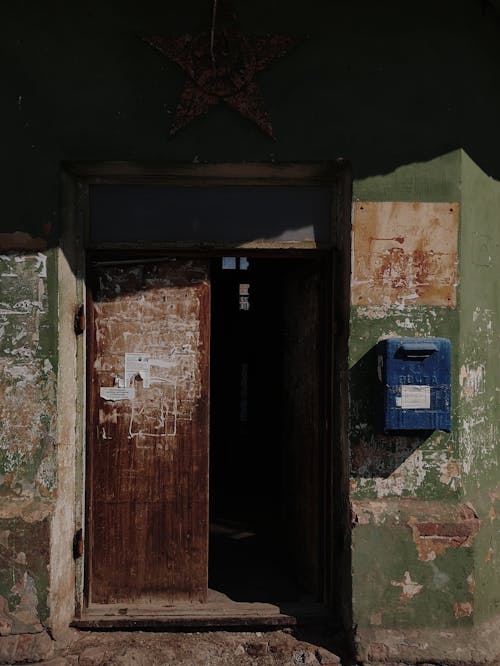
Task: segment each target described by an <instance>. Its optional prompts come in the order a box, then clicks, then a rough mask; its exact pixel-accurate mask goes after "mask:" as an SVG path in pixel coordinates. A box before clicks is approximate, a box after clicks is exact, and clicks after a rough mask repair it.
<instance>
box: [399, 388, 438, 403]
mask: <svg viewBox="0 0 500 666" xmlns="http://www.w3.org/2000/svg"><path fill="white" fill-rule="evenodd" d="M401 407H402V408H403V409H430V408H431V387H430V386H414V385H409V386H402V387H401Z"/></svg>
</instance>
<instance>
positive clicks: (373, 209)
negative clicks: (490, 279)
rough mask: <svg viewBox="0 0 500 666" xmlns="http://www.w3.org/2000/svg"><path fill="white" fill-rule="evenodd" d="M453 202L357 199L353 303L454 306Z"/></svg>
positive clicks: (455, 234)
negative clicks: (368, 200) (363, 200)
mask: <svg viewBox="0 0 500 666" xmlns="http://www.w3.org/2000/svg"><path fill="white" fill-rule="evenodd" d="M458 214H459V204H457V203H407V202H357V203H355V204H354V221H353V276H352V292H351V298H352V303H353V305H386V306H387V305H393V304H399V305H401V306H405V305H436V306H448V307H455V305H456V285H457V238H458Z"/></svg>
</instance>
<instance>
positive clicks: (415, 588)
mask: <svg viewBox="0 0 500 666" xmlns="http://www.w3.org/2000/svg"><path fill="white" fill-rule="evenodd" d="M391 585H393V586H394V587H400V588H401V596H400V597H399V598H400V599H401V601H410V599H413V597H414V596H415V595H416V594H418V593H419V592H421V591H422V589H423V587H424V586H423V585H420V584H419V583H417V582H415V581H414V580H412V579H411V576H410V572H409V571H405V573H404V576H403V580H391Z"/></svg>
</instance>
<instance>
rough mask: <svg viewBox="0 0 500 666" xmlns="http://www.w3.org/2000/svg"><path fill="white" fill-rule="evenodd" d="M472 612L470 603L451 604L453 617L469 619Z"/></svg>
mask: <svg viewBox="0 0 500 666" xmlns="http://www.w3.org/2000/svg"><path fill="white" fill-rule="evenodd" d="M473 612H474V606H473V604H472V602H471V601H457V602H455V603H454V604H453V613H454V615H455V617H470V616H471V615H472V614H473Z"/></svg>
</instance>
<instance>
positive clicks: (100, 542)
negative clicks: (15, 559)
mask: <svg viewBox="0 0 500 666" xmlns="http://www.w3.org/2000/svg"><path fill="white" fill-rule="evenodd" d="M90 278H91V279H90V283H91V287H90V291H91V293H90V296H89V303H88V312H89V315H90V321H89V327H88V328H89V336H88V352H89V372H88V374H89V393H88V403H89V410H88V414H89V424H88V452H89V455H88V471H87V478H88V486H87V493H88V501H87V530H88V536H87V544H88V545H87V559H86V566H87V575H86V582H87V597H88V601H89V603H115V602H120V603H123V602H127V603H131V602H136V603H154V602H168V603H171V602H174V601H180V600H198V601H204V600H205V599H206V595H207V569H208V563H207V550H208V415H209V344H210V340H209V311H210V283H209V263H208V262H207V261H204V260H184V259H182V260H175V259H172V260H166V261H156V262H154V261H151V260H149V261H147V260H145V261H144V262H143V263H134V262H131V263H129V264H126V263H123V262H122V263H120V262H117V263H116V264H114V265H111V264H109V263H104V262H102V263H101V265H97V267H94V269H93V270H92V271H91V275H90Z"/></svg>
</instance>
